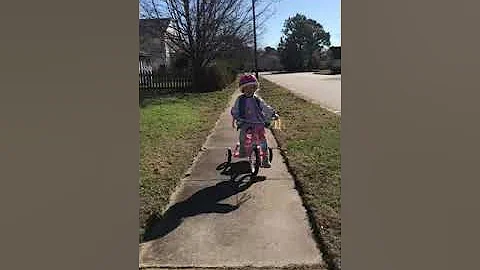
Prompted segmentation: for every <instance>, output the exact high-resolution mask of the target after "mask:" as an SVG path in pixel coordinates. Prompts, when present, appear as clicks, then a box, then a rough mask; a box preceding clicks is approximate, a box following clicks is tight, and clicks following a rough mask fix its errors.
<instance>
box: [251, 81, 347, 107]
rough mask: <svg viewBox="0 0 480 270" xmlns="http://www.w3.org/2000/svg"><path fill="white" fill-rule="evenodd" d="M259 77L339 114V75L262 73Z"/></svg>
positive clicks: (340, 103) (340, 96) (340, 100)
mask: <svg viewBox="0 0 480 270" xmlns="http://www.w3.org/2000/svg"><path fill="white" fill-rule="evenodd" d="M259 75H260V76H262V77H264V78H265V79H267V80H269V81H271V82H274V83H276V84H278V85H281V86H283V87H285V88H287V89H289V90H290V91H292V92H293V93H295V94H297V95H299V96H301V97H304V98H306V99H308V100H311V101H312V102H315V103H318V104H320V105H322V106H323V107H325V108H327V109H329V110H331V111H334V112H336V113H339V114H340V112H341V105H342V93H341V85H342V78H341V75H319V74H314V73H312V72H301V73H285V74H272V73H270V72H262V73H260V74H259Z"/></svg>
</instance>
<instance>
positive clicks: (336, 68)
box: [327, 46, 342, 72]
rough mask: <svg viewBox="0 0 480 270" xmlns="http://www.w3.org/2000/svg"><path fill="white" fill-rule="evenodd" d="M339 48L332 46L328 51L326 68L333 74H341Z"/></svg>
mask: <svg viewBox="0 0 480 270" xmlns="http://www.w3.org/2000/svg"><path fill="white" fill-rule="evenodd" d="M341 49H342V48H341V47H340V46H338V47H337V46H332V47H330V48H329V49H328V52H327V56H328V68H329V69H330V70H331V71H333V72H341V66H342V61H341V52H342V50H341Z"/></svg>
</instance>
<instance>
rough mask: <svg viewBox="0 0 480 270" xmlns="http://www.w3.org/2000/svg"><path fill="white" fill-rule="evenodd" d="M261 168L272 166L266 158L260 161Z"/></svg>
mask: <svg viewBox="0 0 480 270" xmlns="http://www.w3.org/2000/svg"><path fill="white" fill-rule="evenodd" d="M261 167H262V168H271V167H272V165H271V164H270V160H268V158H266V159H264V160H263V161H262V166H261Z"/></svg>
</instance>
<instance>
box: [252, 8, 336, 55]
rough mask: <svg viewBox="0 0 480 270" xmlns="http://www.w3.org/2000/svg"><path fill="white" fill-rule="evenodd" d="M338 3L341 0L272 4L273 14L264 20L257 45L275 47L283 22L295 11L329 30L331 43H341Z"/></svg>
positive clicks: (280, 34)
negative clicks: (262, 30) (263, 29)
mask: <svg viewBox="0 0 480 270" xmlns="http://www.w3.org/2000/svg"><path fill="white" fill-rule="evenodd" d="M340 3H341V0H281V1H280V2H279V3H275V4H273V10H274V11H275V14H274V15H273V16H272V17H271V18H270V19H269V20H268V21H267V22H266V30H265V32H264V34H263V36H261V37H259V40H258V46H259V47H260V48H263V47H265V46H271V47H274V48H276V47H277V45H278V43H279V42H280V37H281V36H282V33H281V31H282V28H283V22H284V21H285V20H286V19H288V17H291V16H294V15H295V14H296V13H301V14H303V15H305V16H307V18H310V19H314V20H316V21H317V22H319V23H320V24H321V25H323V28H324V29H325V30H326V31H327V32H330V42H331V43H332V45H337V46H338V45H341V27H340V22H341V17H340Z"/></svg>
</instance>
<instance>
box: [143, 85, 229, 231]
mask: <svg viewBox="0 0 480 270" xmlns="http://www.w3.org/2000/svg"><path fill="white" fill-rule="evenodd" d="M233 92H234V88H233V87H229V88H227V89H226V90H224V91H217V92H210V93H198V94H186V95H176V96H169V97H163V98H161V99H157V100H150V101H148V102H147V103H148V104H147V105H145V106H144V107H142V108H140V111H141V112H140V115H141V116H140V229H141V230H142V229H144V228H145V226H146V223H147V221H148V220H149V219H150V218H153V217H160V216H161V214H162V212H163V211H164V210H165V207H166V206H167V204H168V202H169V198H170V196H171V194H172V193H173V192H174V190H175V188H176V186H177V184H178V183H179V181H180V180H181V179H182V178H183V176H184V173H185V171H186V170H187V169H188V167H189V166H190V165H191V163H192V161H193V159H194V157H195V155H196V154H197V153H198V151H199V150H200V149H201V146H202V144H203V143H204V142H205V139H206V137H207V136H208V134H209V133H210V131H211V129H212V128H213V127H214V125H215V122H216V121H217V119H218V117H219V115H220V113H221V112H223V111H224V109H225V108H226V105H227V102H228V101H229V100H230V97H231V95H232V94H233Z"/></svg>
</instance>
